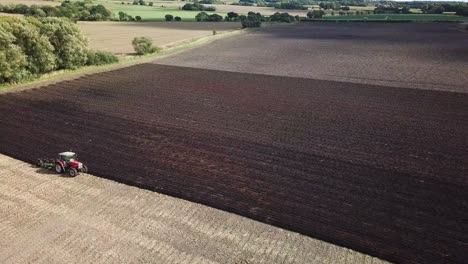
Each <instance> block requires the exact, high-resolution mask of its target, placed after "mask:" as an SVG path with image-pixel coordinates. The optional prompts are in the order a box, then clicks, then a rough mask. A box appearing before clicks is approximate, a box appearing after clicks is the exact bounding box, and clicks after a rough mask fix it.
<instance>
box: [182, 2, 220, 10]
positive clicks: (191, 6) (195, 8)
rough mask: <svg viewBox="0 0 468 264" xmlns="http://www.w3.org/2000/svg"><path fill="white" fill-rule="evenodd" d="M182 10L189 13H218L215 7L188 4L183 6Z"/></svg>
mask: <svg viewBox="0 0 468 264" xmlns="http://www.w3.org/2000/svg"><path fill="white" fill-rule="evenodd" d="M182 10H189V11H216V8H215V7H212V6H208V7H206V6H204V5H201V4H199V3H193V4H191V3H187V4H185V5H184V6H182Z"/></svg>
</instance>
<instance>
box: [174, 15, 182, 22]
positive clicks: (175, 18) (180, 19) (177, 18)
mask: <svg viewBox="0 0 468 264" xmlns="http://www.w3.org/2000/svg"><path fill="white" fill-rule="evenodd" d="M174 20H175V21H178V22H180V21H182V18H181V17H179V16H176V17H174Z"/></svg>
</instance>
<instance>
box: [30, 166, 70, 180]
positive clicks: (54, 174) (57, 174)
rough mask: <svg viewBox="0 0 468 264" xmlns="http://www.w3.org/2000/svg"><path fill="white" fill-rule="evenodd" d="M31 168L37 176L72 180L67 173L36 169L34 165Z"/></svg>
mask: <svg viewBox="0 0 468 264" xmlns="http://www.w3.org/2000/svg"><path fill="white" fill-rule="evenodd" d="M31 168H34V169H36V173H38V174H43V175H53V176H57V177H62V178H73V177H71V176H70V175H68V174H67V173H56V172H55V171H54V169H46V168H41V167H37V166H36V165H31Z"/></svg>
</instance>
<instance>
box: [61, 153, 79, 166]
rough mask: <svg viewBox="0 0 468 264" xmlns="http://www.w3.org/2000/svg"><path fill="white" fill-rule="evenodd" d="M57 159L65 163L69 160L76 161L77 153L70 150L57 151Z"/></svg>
mask: <svg viewBox="0 0 468 264" xmlns="http://www.w3.org/2000/svg"><path fill="white" fill-rule="evenodd" d="M59 160H61V161H63V162H64V163H65V164H68V163H69V162H70V161H76V160H77V155H76V153H74V152H71V151H66V152H62V153H59Z"/></svg>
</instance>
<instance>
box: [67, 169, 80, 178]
mask: <svg viewBox="0 0 468 264" xmlns="http://www.w3.org/2000/svg"><path fill="white" fill-rule="evenodd" d="M68 175H70V177H75V176H76V175H78V171H77V170H76V169H75V168H70V170H69V171H68Z"/></svg>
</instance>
